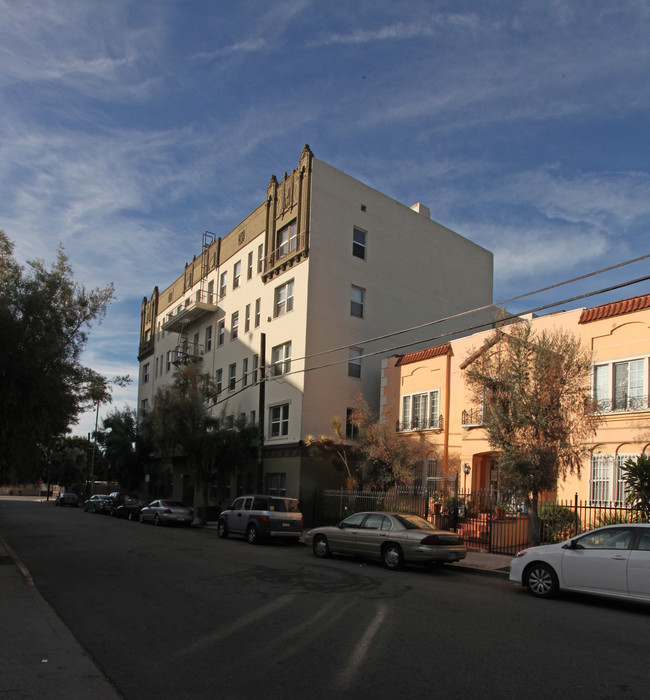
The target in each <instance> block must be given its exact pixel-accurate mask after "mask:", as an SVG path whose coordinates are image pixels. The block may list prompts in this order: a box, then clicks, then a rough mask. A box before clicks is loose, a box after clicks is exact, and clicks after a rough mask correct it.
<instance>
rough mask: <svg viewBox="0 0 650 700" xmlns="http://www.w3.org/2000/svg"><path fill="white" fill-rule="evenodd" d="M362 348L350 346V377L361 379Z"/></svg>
mask: <svg viewBox="0 0 650 700" xmlns="http://www.w3.org/2000/svg"><path fill="white" fill-rule="evenodd" d="M361 355H363V350H361V348H350V349H349V351H348V377H355V378H356V379H361Z"/></svg>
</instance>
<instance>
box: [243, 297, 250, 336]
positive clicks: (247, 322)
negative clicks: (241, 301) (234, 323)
mask: <svg viewBox="0 0 650 700" xmlns="http://www.w3.org/2000/svg"><path fill="white" fill-rule="evenodd" d="M250 329H251V305H250V304H246V311H245V312H244V333H248V331H250Z"/></svg>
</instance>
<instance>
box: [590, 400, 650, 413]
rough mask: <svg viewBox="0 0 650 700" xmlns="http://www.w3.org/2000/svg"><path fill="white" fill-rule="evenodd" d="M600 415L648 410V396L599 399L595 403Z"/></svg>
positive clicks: (649, 407)
mask: <svg viewBox="0 0 650 700" xmlns="http://www.w3.org/2000/svg"><path fill="white" fill-rule="evenodd" d="M596 405H597V406H598V410H599V411H600V412H601V413H634V412H636V411H647V410H649V409H650V397H648V396H619V397H618V398H615V399H599V400H598V401H597V402H596Z"/></svg>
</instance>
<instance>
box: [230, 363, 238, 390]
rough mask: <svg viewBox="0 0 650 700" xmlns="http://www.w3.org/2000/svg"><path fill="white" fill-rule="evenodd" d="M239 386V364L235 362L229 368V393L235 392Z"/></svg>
mask: <svg viewBox="0 0 650 700" xmlns="http://www.w3.org/2000/svg"><path fill="white" fill-rule="evenodd" d="M236 386H237V363H236V362H233V364H232V365H230V367H228V391H234V390H235V387H236Z"/></svg>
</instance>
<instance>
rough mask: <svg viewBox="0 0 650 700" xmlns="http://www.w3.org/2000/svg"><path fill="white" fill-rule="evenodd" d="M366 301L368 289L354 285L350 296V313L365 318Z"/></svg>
mask: <svg viewBox="0 0 650 700" xmlns="http://www.w3.org/2000/svg"><path fill="white" fill-rule="evenodd" d="M365 301H366V290H365V289H363V287H357V286H355V285H354V284H353V285H352V293H351V296H350V315H352V316H358V317H359V318H363V307H364V304H365Z"/></svg>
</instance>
